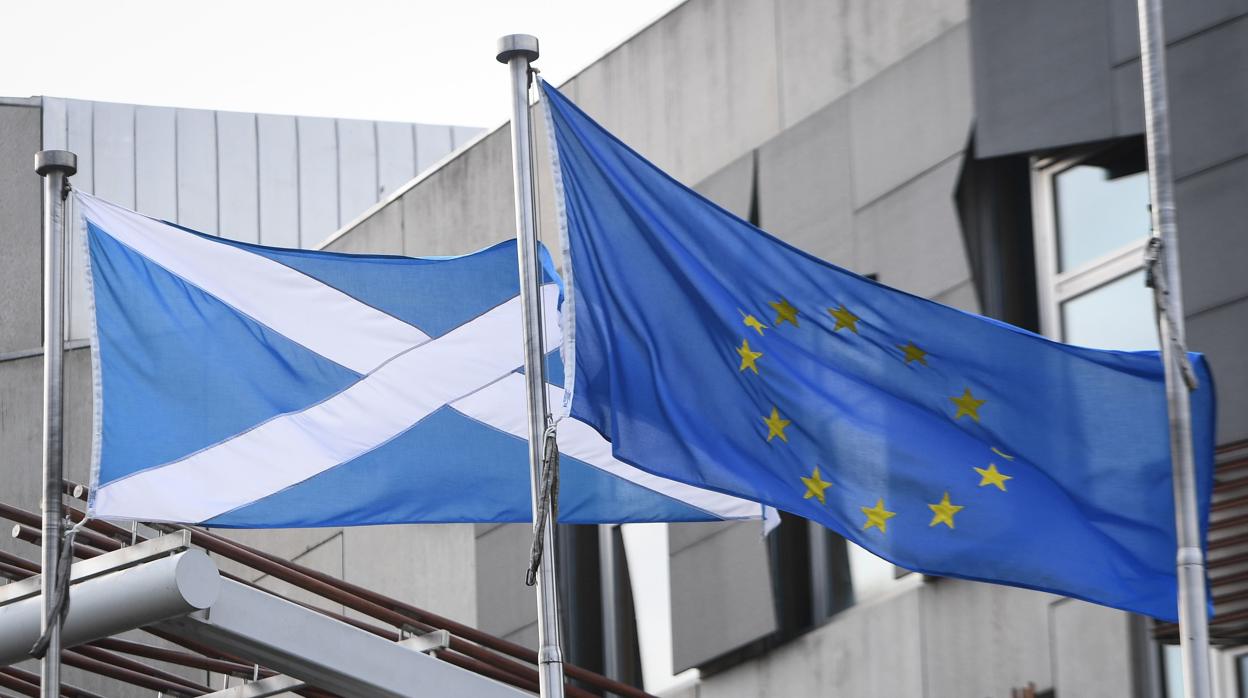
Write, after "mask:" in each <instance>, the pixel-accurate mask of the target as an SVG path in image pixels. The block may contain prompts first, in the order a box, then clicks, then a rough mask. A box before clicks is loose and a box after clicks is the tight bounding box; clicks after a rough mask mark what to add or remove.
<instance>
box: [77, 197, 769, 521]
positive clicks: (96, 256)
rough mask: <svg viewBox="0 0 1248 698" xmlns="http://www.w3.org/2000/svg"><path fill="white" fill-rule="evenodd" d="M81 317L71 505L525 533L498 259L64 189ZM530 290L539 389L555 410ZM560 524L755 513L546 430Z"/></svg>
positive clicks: (507, 250)
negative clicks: (162, 216) (82, 243)
mask: <svg viewBox="0 0 1248 698" xmlns="http://www.w3.org/2000/svg"><path fill="white" fill-rule="evenodd" d="M76 196H77V197H78V204H79V208H80V210H81V211H82V213H83V218H84V222H85V225H86V228H87V230H86V233H87V234H86V236H85V237H86V240H87V246H88V248H89V255H88V256H89V262H90V271H89V274H88V276H89V279H90V282H91V286H92V297H93V303H94V318H95V335H96V336H95V341H94V342H93V343H92V346H93V351H94V355H95V362H94V365H95V372H96V373H95V390H96V395H95V397H96V410H95V414H96V422H95V429H96V433H95V442H94V444H95V446H94V456H93V472H92V478H91V479H92V488H91V501H90V511H91V514H92V515H93V516H96V517H103V518H122V519H137V520H140V521H171V522H190V523H200V524H204V525H208V526H223V527H284V526H331V525H332V526H339V525H358V524H382V523H415V522H455V521H480V522H491V521H494V522H504V521H530V520H531V514H530V503H529V485H528V481H529V475H528V473H529V466H528V450H527V441H526V435H527V429H528V419H527V416H526V414H527V413H526V411H525V381H524V377H523V375H522V374H521V373H520V372H519V368H520V366H521V364H522V363H523V356H522V342H521V331H522V324H521V320H520V302H519V298H518V296H517V293H518V281H517V272H516V259H515V258H516V251H515V244H514V242H506V243H502V244H499V245H496V246H494V247H491V248H489V249H486V250H483V251H481V252H478V253H475V254H470V255H466V256H463V257H455V258H437V259H411V258H405V257H384V256H360V255H345V254H334V253H327V252H310V251H300V250H285V249H276V248H270V247H261V246H257V245H248V244H244V243H238V242H232V241H229V240H224V239H221V238H214V237H210V236H207V235H201V234H199V233H194V232H191V231H187V230H184V229H180V228H177V227H175V226H173V225H170V224H168V223H163V222H161V221H157V220H153V219H150V218H146V217H143V216H140V215H138V214H136V213H133V212H131V211H127V210H125V209H122V208H119V207H117V206H114V205H112V204H109V203H106V202H104V201H102V200H100V199H96V198H92V197H90V196H87V195H85V194H82V193H77V194H76ZM558 284H559V280H558V278H557V277H556V276H555V275H554V274H553V273H547V274H546V275H545V278H544V287H543V289H542V290H543V294H544V300H545V304H546V308H547V313H546V320H547V323H546V324H547V327H546V337H547V342H548V344H547V346H548V347H551V348H552V349H553V351H552V352H551V354H550V362H549V363H550V366H549V371H548V380H549V382H550V385H549V386H548V387H549V393H550V397H551V399H552V401H553V404H559V401H560V400H561V399H562V388H561V387H560V386H561V384H562V364H561V362H560V360H559V354H558V351H557V350H558V347H559V329H558V323H557V318H558V314H557V312H556V310H555V308H556V302H557V299H558V297H559V286H558ZM559 445H560V450H561V453H562V455H563V457H562V458H561V465H562V487H561V489H560V506H559V518H560V521H563V522H569V523H600V522H630V521H706V520H717V519H735V518H758V517H759V515H760V512H761V508H760V506H759V505H758V504H756V503H754V502H747V501H743V500H740V499H736V498H733V497H730V496H726V495H723V494H720V493H717V492H711V491H707V490H703V489H698V488H695V487H691V486H689V485H685V484H682V483H678V482H674V481H670V480H665V479H663V478H659V477H656V476H654V475H652V474H650V473H647V472H645V471H641V470H638V469H636V468H633V467H631V466H628V465H626V464H624V463H622V462H620V461H618V460H616V459H614V458H613V457H612V455H611V450H610V445H609V444H608V443H607V442H606V441H605V440H603V439H602V438H601V437H600V436H598V434H597V432H595V431H594V430H593V429H591V428H590V427H588V426H587V425H585V424H582V423H579V422H577V421H575V420H566V419H565V420H564V421H563V423H562V424H561V425H560V430H559Z"/></svg>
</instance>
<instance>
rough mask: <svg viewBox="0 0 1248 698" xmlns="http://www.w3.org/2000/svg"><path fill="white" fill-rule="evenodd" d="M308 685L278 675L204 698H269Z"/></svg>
mask: <svg viewBox="0 0 1248 698" xmlns="http://www.w3.org/2000/svg"><path fill="white" fill-rule="evenodd" d="M307 685H308V684H306V683H304V682H303V681H300V680H299V679H296V678H294V677H291V676H284V675H281V674H279V675H277V676H270V677H269V678H267V679H260V680H259V681H252V682H250V683H245V684H243V685H241V686H234V687H232V688H223V689H221V690H220V691H216V692H214V693H207V694H205V695H204V696H203V698H268V696H276V695H278V694H281V693H286V692H288V691H298V690H299V689H301V688H304V687H305V686H307Z"/></svg>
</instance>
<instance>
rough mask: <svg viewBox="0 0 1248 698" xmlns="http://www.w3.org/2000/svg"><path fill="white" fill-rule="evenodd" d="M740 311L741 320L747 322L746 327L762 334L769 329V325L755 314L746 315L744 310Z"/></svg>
mask: <svg viewBox="0 0 1248 698" xmlns="http://www.w3.org/2000/svg"><path fill="white" fill-rule="evenodd" d="M738 312H740V313H741V322H743V323H745V326H746V327H748V328H750V329H752V330H754V331H755V332H757V333H758V334H759V335H760V336H761V335H762V334H763V330H765V329H767V326H766V325H764V324H763V322H762V321H761V320H759V319H758V318H756V317H754V316H753V315H746V314H745V311H744V310H738Z"/></svg>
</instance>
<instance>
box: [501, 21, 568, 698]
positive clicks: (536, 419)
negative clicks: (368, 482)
mask: <svg viewBox="0 0 1248 698" xmlns="http://www.w3.org/2000/svg"><path fill="white" fill-rule="evenodd" d="M497 57H498V61H499V62H500V63H506V64H507V67H508V69H510V71H511V155H512V169H513V172H514V174H515V190H516V229H517V230H518V232H519V238H520V239H519V242H518V244H517V247H516V254H517V257H518V258H519V262H520V298H521V304H522V306H523V308H524V375H525V378H526V380H527V382H528V398H529V401H528V404H529V467H530V492H531V494H532V503H533V518H534V521H533V526H534V531H535V532H536V531H537V530H539V529H540V530H541V540H540V541H539V545H540V546H541V549H543V550H545V551H546V556H545V559H544V560H542V563H541V566H540V567H539V568H538V570H537V585H536V586H537V641H538V650H537V659H538V674H539V679H540V680H539V687H540V689H541V696H542V698H563V650H562V649H561V648H560V642H559V596H558V588H557V587H556V584H555V565H554V554H555V529H554V525H553V523H554V521H553V519H554V517H553V516H552V509H553V507H543V506H541V500H542V497H543V494H542V493H543V485H542V480H543V473H542V461H543V455H544V453H543V450H544V448H545V447H546V429H547V426H548V425H549V424H550V421H551V420H550V410H549V409H548V408H547V405H546V370H545V360H544V359H545V355H546V352H545V347H544V346H543V342H542V326H543V325H542V302H541V288H540V281H541V277H540V276H539V267H538V262H537V212H536V211H535V210H534V205H533V201H534V198H533V193H534V188H533V187H534V184H533V170H532V167H531V162H532V161H531V157H532V155H533V142H532V140H531V139H530V137H531V134H532V131H531V130H530V128H529V83H530V74H529V64H530V63H531V62H533V61H535V60H537V57H538V48H537V37H534V36H529V35H528V34H510V35H508V36H504V37H502V38H501V39H499V40H498V56H497ZM543 510H544V512H545V513H544V525H540V526H539V523H540V522H539V520H538V517H539V516H542V515H543V514H542V511H543Z"/></svg>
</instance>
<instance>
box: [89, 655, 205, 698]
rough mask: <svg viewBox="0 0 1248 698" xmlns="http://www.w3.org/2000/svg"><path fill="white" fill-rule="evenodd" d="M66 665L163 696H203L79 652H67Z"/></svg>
mask: <svg viewBox="0 0 1248 698" xmlns="http://www.w3.org/2000/svg"><path fill="white" fill-rule="evenodd" d="M65 663H66V664H68V665H70V666H72V667H74V668H77V669H82V670H83V671H89V672H91V673H92V674H99V675H100V676H104V677H107V678H110V679H114V680H116V681H122V682H125V683H128V684H131V685H133V686H139V687H141V688H146V689H149V690H152V691H157V692H159V693H163V694H173V695H175V696H195V695H201V693H202V692H201V691H199V690H192V689H190V688H187V687H185V686H183V685H182V684H181V683H175V682H173V681H167V680H165V679H162V678H158V677H156V676H152V675H149V674H145V673H143V672H140V671H135V670H134V669H128V668H125V667H121V666H115V665H112V664H109V663H108V662H103V661H100V660H98V659H93V658H91V657H86V656H83V655H81V654H79V653H77V652H66V653H65Z"/></svg>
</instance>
